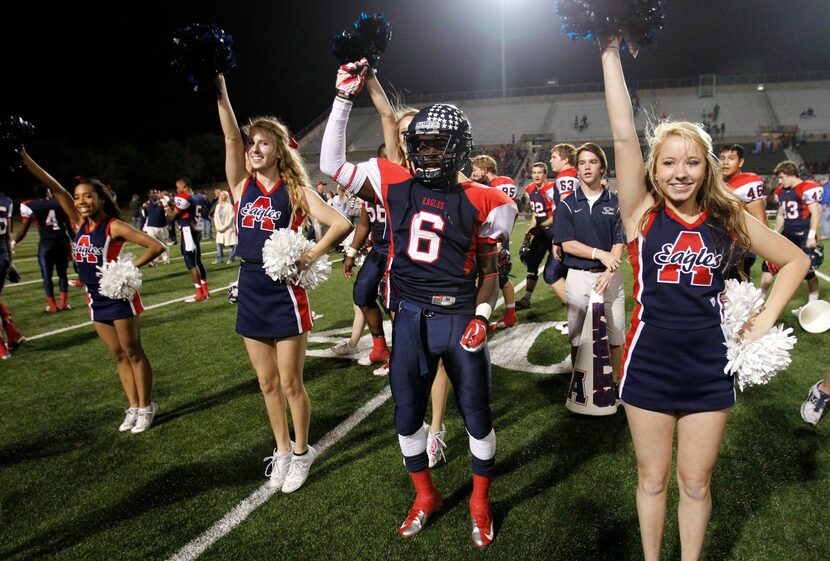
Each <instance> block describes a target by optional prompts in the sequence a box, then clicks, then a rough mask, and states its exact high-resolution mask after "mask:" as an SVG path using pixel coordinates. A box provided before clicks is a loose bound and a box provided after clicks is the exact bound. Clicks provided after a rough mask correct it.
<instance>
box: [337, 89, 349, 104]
mask: <svg viewBox="0 0 830 561" xmlns="http://www.w3.org/2000/svg"><path fill="white" fill-rule="evenodd" d="M337 97H339V98H340V99H342V100H345V101H351V100H352V94H349V93H346V92H341V91H340V90H337Z"/></svg>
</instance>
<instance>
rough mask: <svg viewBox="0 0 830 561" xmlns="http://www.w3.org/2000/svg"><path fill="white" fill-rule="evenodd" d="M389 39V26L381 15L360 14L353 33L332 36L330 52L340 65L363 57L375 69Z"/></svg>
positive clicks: (345, 32) (390, 30) (390, 36)
mask: <svg viewBox="0 0 830 561" xmlns="http://www.w3.org/2000/svg"><path fill="white" fill-rule="evenodd" d="M391 39H392V29H391V24H390V23H389V20H388V19H386V18H385V17H384V16H383V14H366V13H361V14H360V17H359V18H358V19H357V21H355V22H354V31H342V32H340V33H338V34H337V35H335V36H334V41H333V43H332V51H333V52H334V56H335V58H336V59H337V60H338V61H340V64H346V63H348V62H354V61H356V60H360V59H361V58H364V57H365V58H366V60H368V61H369V65H370V66H371V67H372V68H377V65H378V62H380V55H382V54H383V52H384V51H385V50H386V46H387V45H388V44H389V41H390V40H391Z"/></svg>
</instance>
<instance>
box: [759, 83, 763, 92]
mask: <svg viewBox="0 0 830 561" xmlns="http://www.w3.org/2000/svg"><path fill="white" fill-rule="evenodd" d="M758 91H759V92H762V91H764V84H758Z"/></svg>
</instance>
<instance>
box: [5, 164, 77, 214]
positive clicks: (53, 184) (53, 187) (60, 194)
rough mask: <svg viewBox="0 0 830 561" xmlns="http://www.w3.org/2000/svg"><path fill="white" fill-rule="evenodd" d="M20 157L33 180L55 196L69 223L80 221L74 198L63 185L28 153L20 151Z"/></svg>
mask: <svg viewBox="0 0 830 561" xmlns="http://www.w3.org/2000/svg"><path fill="white" fill-rule="evenodd" d="M20 153H21V156H22V158H23V165H24V166H26V169H28V170H29V171H30V172H31V173H32V175H34V176H35V178H36V179H37V180H38V181H40V182H41V183H43V184H44V185H46V187H48V188H49V190H50V191H52V194H53V195H54V196H55V199H57V201H58V202H59V203H60V205H61V208H62V209H63V211H64V212H65V213H66V217H67V218H69V221H70V222H72V223H73V224H77V223H78V222H80V221H81V215H80V214H78V210H77V209H76V208H75V198H74V197H73V196H72V195H71V194H70V193H69V191H67V190H66V189H64V187H63V185H61V184H60V183H58V180H57V179H55V178H54V177H52V176H51V175H49V174H48V173H47V172H46V170H45V169H43V168H42V167H40V166H39V165H38V164H37V162H35V161H34V160H33V159H32V158H31V156H29V153H28V152H26V150H25V149H24V150H21V152H20Z"/></svg>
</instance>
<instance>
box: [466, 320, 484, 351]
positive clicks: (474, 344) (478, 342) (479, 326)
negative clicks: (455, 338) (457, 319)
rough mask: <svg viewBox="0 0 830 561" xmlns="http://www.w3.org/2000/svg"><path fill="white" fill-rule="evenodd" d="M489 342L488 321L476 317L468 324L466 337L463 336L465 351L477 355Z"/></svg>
mask: <svg viewBox="0 0 830 561" xmlns="http://www.w3.org/2000/svg"><path fill="white" fill-rule="evenodd" d="M486 342H487V321H486V320H485V319H484V318H483V317H480V316H476V317H474V318H473V319H471V320H470V323H468V324H467V329H466V330H465V331H464V335H462V336H461V346H462V347H463V348H464V350H465V351H469V352H471V353H477V352H478V351H480V350H481V349H482V348H484V344H485V343H486Z"/></svg>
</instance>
